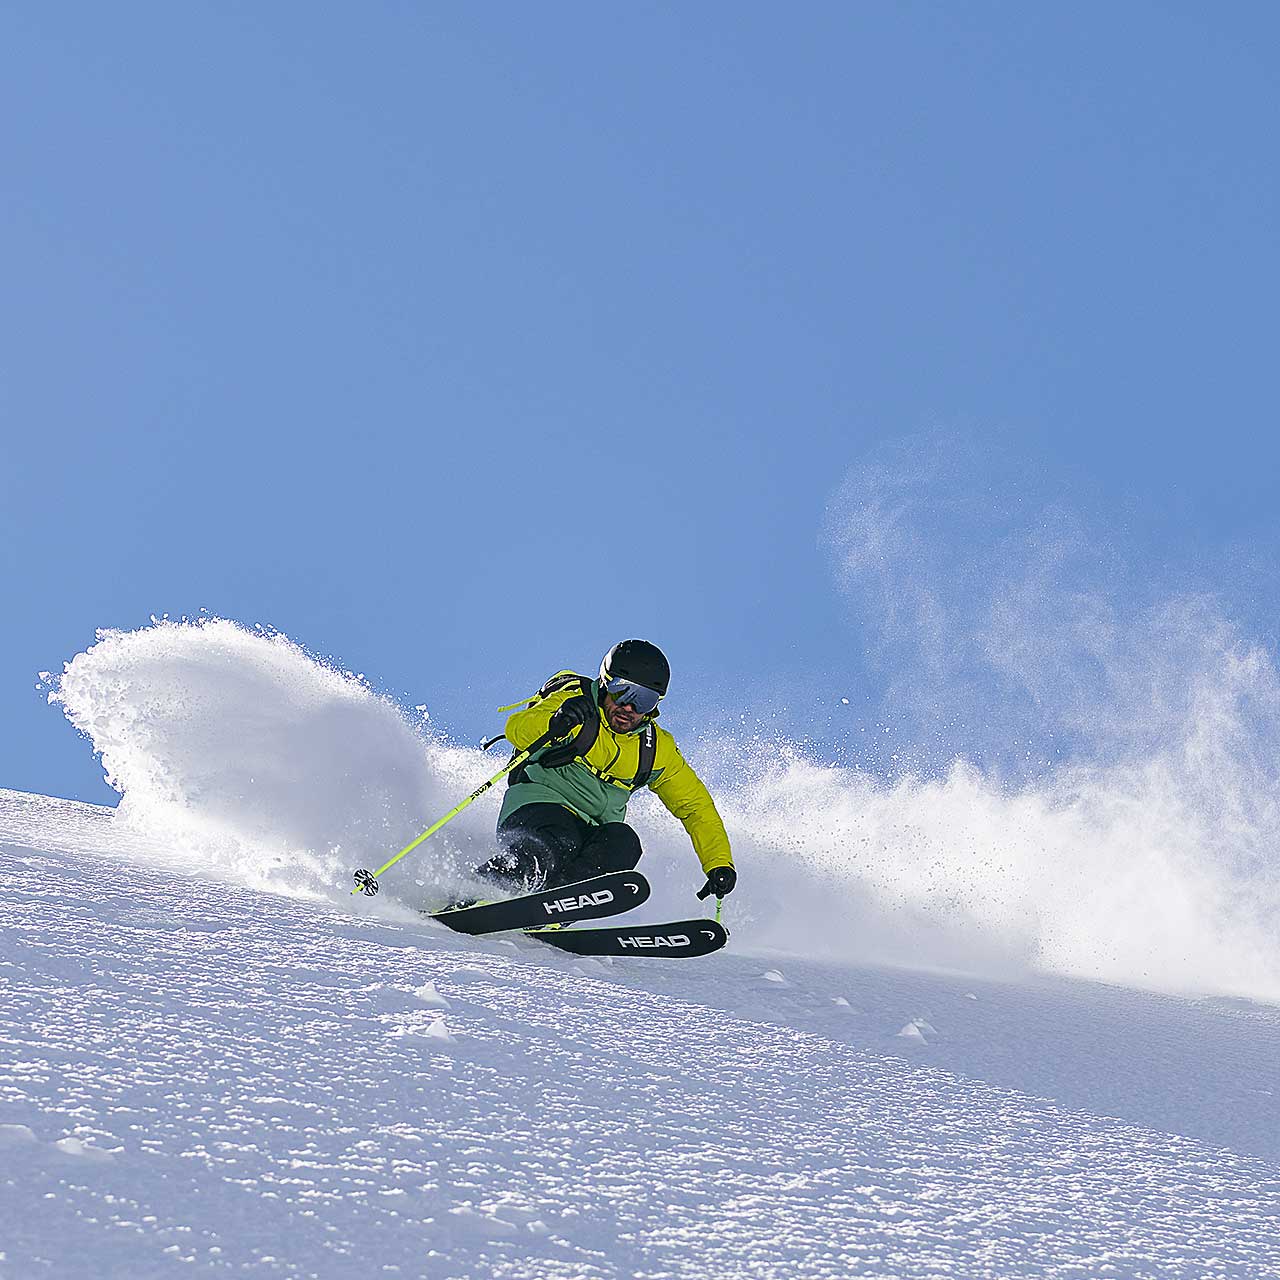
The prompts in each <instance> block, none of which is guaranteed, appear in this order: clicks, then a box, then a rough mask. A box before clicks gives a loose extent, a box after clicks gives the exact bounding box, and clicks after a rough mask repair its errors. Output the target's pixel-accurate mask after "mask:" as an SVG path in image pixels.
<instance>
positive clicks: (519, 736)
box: [503, 673, 580, 751]
mask: <svg viewBox="0 0 1280 1280" xmlns="http://www.w3.org/2000/svg"><path fill="white" fill-rule="evenodd" d="M557 674H564V673H557ZM577 694H578V690H577V689H576V688H574V687H573V686H572V685H571V686H569V687H568V688H566V689H558V690H556V692H555V693H550V694H548V695H547V696H546V697H545V698H538V699H537V701H535V702H534V703H533V705H532V706H529V707H526V708H525V709H524V710H523V711H515V712H512V714H511V715H509V716H508V717H507V724H506V728H505V729H504V730H503V732H504V733H505V734H506V735H507V741H508V742H509V743H511V745H512V746H513V747H514V748H515V749H516V750H517V751H523V750H524V749H525V747H527V746H528V745H529V744H530V743H531V742H536V741H537V740H538V739H539V738H540V737H542V735H543V734H544V733H546V731H547V725H548V724H550V722H551V717H552V716H553V715H554V714H555V713H556V712H557V711H558V710H559V709H560V707H561V706H562V705H563V704H564V703H566V702H567V701H568V700H569V699H570V698H573V697H576V696H577ZM578 732H580V730H578V729H575V730H574V735H575V736H576V734H577V733H578Z"/></svg>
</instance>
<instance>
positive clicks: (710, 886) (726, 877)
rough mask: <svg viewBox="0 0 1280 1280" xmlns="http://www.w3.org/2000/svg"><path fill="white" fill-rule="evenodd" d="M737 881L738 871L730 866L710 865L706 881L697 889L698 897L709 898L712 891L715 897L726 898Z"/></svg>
mask: <svg viewBox="0 0 1280 1280" xmlns="http://www.w3.org/2000/svg"><path fill="white" fill-rule="evenodd" d="M737 883H738V873H737V872H736V871H735V870H734V869H733V868H732V867H712V868H711V870H710V871H708V872H707V883H706V884H704V885H703V886H702V888H701V889H699V890H698V897H699V898H709V897H711V895H712V894H713V893H714V894H715V895H716V897H717V898H727V897H728V896H729V895H730V894H731V893H732V892H733V886H734V885H736V884H737Z"/></svg>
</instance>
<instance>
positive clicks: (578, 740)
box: [484, 671, 658, 793]
mask: <svg viewBox="0 0 1280 1280" xmlns="http://www.w3.org/2000/svg"><path fill="white" fill-rule="evenodd" d="M591 684H592V682H591V680H590V678H589V677H587V676H580V675H578V673H577V672H576V671H561V672H557V673H556V674H555V675H553V676H552V677H551V679H550V680H548V681H547V682H546V683H545V684H544V685H543V686H542V688H541V689H539V690H538V692H537V693H535V694H534V695H533V696H532V697H531V698H526V699H525V700H524V702H523V703H520V702H514V703H512V704H511V706H509V707H499V708H498V710H499V711H514V710H515V708H516V707H519V706H522V705H523V706H526V707H533V706H536V705H537V704H538V703H539V702H541V701H542V700H543V698H547V697H550V696H551V695H552V694H553V693H560V692H562V691H563V690H565V689H569V688H572V687H573V686H574V685H577V687H578V693H579V694H580V695H582V696H583V697H587V698H591ZM592 701H593V702H594V701H595V699H594V698H592ZM599 735H600V717H599V716H593V717H592V718H591V719H590V720H588V721H587V722H586V723H585V724H583V726H582V728H581V729H579V730H578V733H577V736H576V737H574V738H573V739H572V740H571V741H569V742H557V743H554V744H553V745H551V746H549V747H546V748H544V749H543V750H542V751H541V752H540V753H539V754H538V756H537V762H538V763H539V764H540V765H541V766H542V767H543V768H544V769H560V768H563V767H564V766H565V765H567V764H569V763H570V762H571V761H573V760H576V759H577V758H578V757H579V756H585V755H586V754H587V752H588V751H590V750H591V748H592V747H593V746H595V742H596V738H597V737H599ZM505 736H506V735H505V734H499V735H498V737H496V738H492V739H490V741H489V742H487V743H485V744H484V746H485V749H486V750H487V749H488V748H489V747H491V746H493V744H494V743H495V742H499V741H501V740H502V738H504V737H505ZM657 754H658V730H657V727H656V726H655V725H654V723H653V721H652V720H649V721H646V722H645V726H644V730H643V732H642V733H641V735H640V759H639V762H638V765H639V767H638V768H637V769H636V776H635V777H634V778H632V780H631V783H630V790H631V791H632V792H633V793H634V792H636V791H639V790H640V788H641V787H643V786H647V785H648V782H649V778H650V777H651V776H652V774H653V762H654V759H655V757H656V756H657ZM526 763H527V762H526ZM528 781H529V779H528V776H527V775H526V774H525V766H524V765H523V764H522V765H521V766H520V767H519V768H518V769H515V770H513V771H512V772H511V773H509V774H508V775H507V786H509V787H510V786H515V785H516V784H518V783H521V782H528Z"/></svg>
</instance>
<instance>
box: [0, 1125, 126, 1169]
mask: <svg viewBox="0 0 1280 1280" xmlns="http://www.w3.org/2000/svg"><path fill="white" fill-rule="evenodd" d="M19 1150H45V1151H56V1152H57V1153H58V1154H59V1155H64V1156H71V1157H72V1158H73V1159H76V1160H84V1161H87V1162H88V1163H90V1164H93V1163H97V1164H106V1163H109V1162H110V1161H111V1160H113V1159H114V1156H113V1155H112V1154H111V1152H110V1151H104V1150H103V1148H102V1147H95V1146H94V1145H93V1144H92V1143H89V1142H86V1141H85V1140H84V1139H83V1138H77V1137H76V1136H75V1135H74V1134H68V1135H67V1136H66V1137H65V1138H58V1139H57V1140H56V1141H55V1142H47V1143H46V1142H41V1141H40V1139H39V1138H37V1137H36V1135H35V1133H34V1132H33V1131H32V1129H31V1128H30V1127H29V1126H28V1125H25V1124H0V1151H19Z"/></svg>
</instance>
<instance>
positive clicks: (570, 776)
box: [498, 681, 733, 871]
mask: <svg viewBox="0 0 1280 1280" xmlns="http://www.w3.org/2000/svg"><path fill="white" fill-rule="evenodd" d="M591 693H592V697H593V698H596V699H597V702H598V697H599V682H598V681H592V683H591ZM577 694H578V688H577V687H576V686H571V687H569V688H567V689H561V690H558V691H557V692H555V693H552V694H548V695H547V696H546V697H545V698H539V699H537V700H536V701H534V702H532V703H531V705H530V706H528V707H526V708H525V709H524V710H521V711H516V712H515V713H513V714H512V715H511V716H510V717H509V718H508V720H507V724H506V735H507V740H508V741H509V742H510V743H511V745H512V746H513V747H515V749H516V750H517V751H523V750H524V749H525V748H526V747H527V746H528V745H529V744H530V743H531V742H535V741H537V739H538V738H540V737H541V736H542V735H543V734H544V733H546V731H547V725H548V724H549V723H550V720H551V717H552V715H553V714H554V713H555V712H556V710H557V709H558V708H559V707H560V705H561V704H562V703H564V702H566V701H568V699H569V698H572V697H576V696H577ZM596 714H597V715H598V716H599V717H600V729H599V732H598V734H597V737H596V740H595V742H594V743H592V745H591V749H590V750H589V751H588V752H587V754H586V756H585V757H579V758H577V759H574V760H572V761H571V762H570V763H568V764H566V765H562V766H561V767H560V768H557V769H547V768H543V766H542V765H540V764H538V756H540V755H541V754H542V752H543V751H545V750H547V748H542V749H541V750H539V752H538V753H537V755H535V756H534V757H533V758H532V759H530V761H529V762H528V763H527V764H526V765H525V766H524V769H523V771H522V772H523V779H524V780H522V781H520V782H516V783H513V784H512V785H511V786H510V787H508V788H507V794H506V796H505V797H504V799H503V802H502V810H501V812H500V814H499V815H498V821H499V822H500V823H501V822H504V821H505V820H506V819H507V818H508V817H509V816H510V815H511V814H512V813H514V812H515V811H516V810H517V809H519V808H522V807H523V806H524V805H526V804H536V803H542V804H560V805H564V806H566V807H567V808H569V809H572V810H573V812H574V813H576V814H577V815H578V816H579V817H580V818H585V819H586V820H587V821H588V822H595V823H604V822H625V821H626V817H627V801H628V800H630V799H631V795H632V791H631V784H632V782H633V781H634V780H635V776H636V774H637V773H638V772H639V769H640V737H641V734H642V733H643V732H644V725H643V724H642V725H640V726H639V727H638V728H636V729H633V730H632V731H631V732H630V733H616V732H615V731H614V730H613V729H611V728H610V727H609V722H608V721H607V720H606V719H605V716H604V711H603V710H601V709H599V707H598V706H597V711H596ZM649 719H650V720H651V721H652V720H654V719H656V716H651V717H650V718H649ZM654 729H655V732H656V741H655V744H654V761H653V773H652V774H651V775H650V777H649V788H650V790H651V791H653V793H654V794H655V795H656V796H657V797H658V799H659V800H661V801H662V803H663V804H664V805H665V806H666V808H667V809H668V811H669V812H670V813H672V814H673V815H674V816H675V817H676V818H677V819H679V821H680V823H681V824H682V825H683V827H684V829H685V831H686V832H688V834H689V839H690V840H691V841H692V842H693V848H694V852H695V853H696V854H697V855H698V861H699V862H700V863H701V864H702V869H703V870H704V871H710V870H711V869H712V868H713V867H731V866H733V853H732V851H731V850H730V848H729V836H728V834H727V833H726V831H725V829H724V822H723V820H722V819H721V817H720V814H719V812H718V811H717V809H716V806H715V801H714V800H712V798H711V793H710V792H709V791H708V790H707V788H706V785H705V784H704V783H703V781H702V779H701V778H699V777H698V775H697V774H696V773H695V772H694V770H693V768H692V766H690V765H689V763H688V762H687V761H686V760H685V758H684V757H683V756H682V755H681V754H680V750H679V748H678V747H677V746H676V741H675V739H674V738H673V737H672V736H671V734H669V733H668V732H667V731H666V730H665V729H663V728H661V727H659V726H658V725H656V724H655V725H654ZM580 732H581V729H580V728H579V729H575V730H574V736H577V734H579V733H580Z"/></svg>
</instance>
